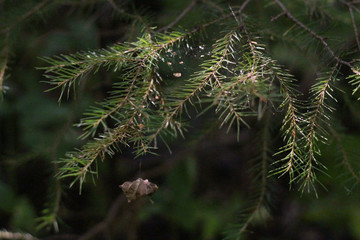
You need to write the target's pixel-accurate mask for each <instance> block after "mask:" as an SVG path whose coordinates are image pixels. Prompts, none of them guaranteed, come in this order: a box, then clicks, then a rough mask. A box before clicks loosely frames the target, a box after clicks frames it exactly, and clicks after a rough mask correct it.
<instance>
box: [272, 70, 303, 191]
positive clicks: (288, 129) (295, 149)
mask: <svg viewBox="0 0 360 240" xmlns="http://www.w3.org/2000/svg"><path fill="white" fill-rule="evenodd" d="M274 70H275V71H274V75H275V77H276V79H277V80H278V81H279V82H280V87H281V91H282V94H283V96H284V100H283V102H282V103H281V105H280V107H281V108H285V107H286V108H287V109H286V113H285V117H284V119H283V124H282V126H281V131H282V132H283V140H284V142H285V144H286V145H285V146H283V147H281V148H280V151H279V152H278V153H277V154H280V153H283V152H285V153H287V154H286V156H285V157H283V158H282V159H281V160H279V161H277V162H275V163H274V164H276V163H279V162H285V163H284V164H283V165H282V166H280V167H279V168H277V169H275V170H273V171H272V172H273V173H274V174H280V176H282V175H284V174H285V173H289V177H290V187H291V184H292V182H293V180H294V175H295V172H299V163H300V162H301V161H302V160H301V155H300V152H301V151H299V150H300V149H299V141H300V139H301V137H302V136H303V135H304V133H303V130H302V126H300V123H301V122H303V121H304V117H303V116H302V114H301V113H300V111H299V104H300V102H299V100H298V99H297V98H296V97H297V96H298V95H299V94H298V93H297V91H296V90H295V89H294V87H293V84H294V81H295V80H294V79H293V76H292V75H290V74H289V73H287V72H283V71H281V69H280V68H279V67H277V66H275V67H274Z"/></svg>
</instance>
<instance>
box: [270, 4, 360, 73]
mask: <svg viewBox="0 0 360 240" xmlns="http://www.w3.org/2000/svg"><path fill="white" fill-rule="evenodd" d="M274 2H275V3H276V4H277V5H279V7H280V8H281V9H282V10H283V12H284V14H285V15H286V16H287V17H288V18H290V19H291V20H292V21H293V22H294V23H295V24H296V25H298V26H299V27H301V28H302V29H304V30H305V31H306V32H308V33H309V34H310V35H312V36H313V37H314V38H315V39H317V40H318V41H320V42H321V44H322V45H323V46H324V48H325V49H326V51H327V52H328V53H329V54H330V55H331V57H332V58H333V59H335V60H336V62H338V63H341V64H343V65H345V66H348V67H349V68H350V69H351V70H352V71H353V72H354V73H355V74H356V75H359V76H360V72H359V71H358V70H356V68H355V67H354V66H353V65H352V64H351V63H350V62H347V61H345V60H342V59H341V58H339V57H338V56H337V55H336V54H335V52H334V50H333V49H332V48H331V47H330V46H329V44H328V43H327V42H326V41H325V38H324V37H323V36H320V35H319V34H317V33H315V32H314V31H313V30H311V29H310V28H309V27H307V26H306V25H305V24H303V23H302V22H301V21H299V20H298V19H297V18H296V17H294V15H292V14H291V13H290V12H289V10H288V9H287V8H286V7H285V5H284V4H283V3H282V2H281V1H280V0H274Z"/></svg>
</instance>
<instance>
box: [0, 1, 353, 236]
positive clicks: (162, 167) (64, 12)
mask: <svg viewBox="0 0 360 240" xmlns="http://www.w3.org/2000/svg"><path fill="white" fill-rule="evenodd" d="M229 2H230V3H231V4H232V5H234V6H236V5H240V4H241V3H242V1H240V0H239V1H235V0H234V1H229ZM310 2H311V1H287V4H289V8H295V9H296V7H298V9H302V11H303V13H304V14H305V13H306V14H307V15H304V18H308V17H309V15H310V16H311V17H312V18H313V22H314V24H313V26H312V27H314V28H315V29H316V28H317V26H320V25H321V24H322V22H326V21H331V20H332V19H330V18H329V17H328V16H327V15H326V11H328V12H329V15H330V13H331V16H335V17H336V19H337V20H339V21H340V22H345V23H346V24H347V26H348V28H346V27H343V25H341V26H339V25H332V27H331V28H328V29H327V35H330V36H332V38H331V41H333V40H334V41H340V42H341V43H342V44H346V43H349V42H354V41H355V38H354V34H353V29H352V27H351V24H350V20H349V17H348V12H347V11H348V9H347V8H346V7H344V6H342V5H341V3H340V1H339V2H338V1H335V0H334V1H330V2H332V4H333V7H334V8H340V9H341V8H344V11H343V14H340V13H341V11H338V9H337V11H336V13H335V14H332V12H333V11H335V10H333V9H326V11H325V15H324V11H322V9H320V10H319V9H317V2H322V1H314V2H313V3H310ZM189 3H190V1H176V0H154V1H145V0H136V1H115V0H92V1H91V0H89V1H83V0H69V1H60V0H58V1H56V0H54V1H31V0H21V1H20V0H13V1H4V0H2V1H0V29H5V30H6V29H8V28H9V26H10V27H11V28H10V29H8V31H7V30H6V31H1V35H0V44H1V48H2V50H1V51H2V53H4V52H5V51H7V52H8V56H9V57H8V59H7V62H8V64H7V69H6V74H5V76H6V77H5V81H4V83H3V88H4V90H5V93H4V95H3V98H2V101H1V103H0V230H1V229H3V230H7V231H11V232H26V233H30V234H32V235H33V236H37V237H38V238H40V239H129V240H132V239H221V238H222V237H223V232H224V230H225V229H226V227H227V226H228V224H229V223H231V222H232V221H234V219H236V217H237V212H239V211H240V210H241V209H243V208H245V207H246V206H247V205H248V203H247V202H246V199H247V196H248V194H249V192H250V191H251V189H250V188H249V185H250V182H251V173H249V172H248V169H249V161H250V159H252V158H253V157H254V150H255V149H254V145H256V143H254V141H253V139H254V135H255V134H256V131H255V130H256V123H254V126H255V130H254V129H245V128H244V129H243V130H242V132H241V135H240V139H239V141H237V140H236V130H235V129H234V131H230V132H229V133H226V129H223V128H221V129H219V126H218V125H217V124H215V125H214V124H210V123H208V122H210V121H208V118H210V117H211V116H208V115H205V116H203V117H201V118H199V119H197V120H194V123H193V125H194V127H192V128H190V130H189V134H188V136H187V138H186V139H185V140H183V139H178V140H176V141H175V142H173V143H172V145H171V148H172V154H169V152H168V151H167V149H166V148H163V149H160V151H159V152H158V153H159V156H144V157H141V158H139V159H133V154H132V153H131V151H130V150H129V151H128V152H127V151H125V152H124V153H123V154H121V155H120V154H118V155H115V157H113V158H112V159H108V160H107V161H104V162H103V163H100V164H99V166H98V167H99V173H100V174H99V177H98V179H96V184H95V185H94V184H92V183H91V181H88V182H87V183H86V184H85V185H84V189H83V192H82V194H81V195H79V190H78V189H77V186H74V187H73V188H71V189H69V188H68V185H69V182H68V181H62V182H59V181H58V180H56V178H54V175H55V174H56V171H57V169H56V168H57V165H56V164H54V162H56V161H57V159H58V158H60V157H62V156H64V154H65V152H66V151H69V150H71V149H73V148H75V147H78V146H80V145H81V141H80V140H78V136H79V135H80V134H81V132H80V130H79V129H77V128H76V126H74V124H75V123H77V122H79V119H80V118H81V116H82V112H83V111H84V110H85V109H86V108H87V107H88V106H90V105H91V104H92V103H93V102H95V101H101V100H102V99H103V98H104V97H105V96H106V94H107V92H108V91H109V90H110V87H111V84H112V81H113V80H112V79H113V78H116V74H115V73H111V72H107V71H105V70H100V72H99V73H97V74H96V75H88V76H86V77H85V78H84V81H83V83H82V84H81V85H79V86H77V88H79V90H78V92H77V94H76V96H74V98H69V99H68V100H66V101H63V102H62V103H61V104H59V103H58V101H57V99H58V96H59V91H54V92H46V90H47V89H48V88H49V86H48V85H47V84H45V83H43V81H44V80H45V79H44V77H43V76H42V74H43V73H42V71H39V70H37V69H36V68H37V67H41V66H43V65H44V64H45V63H44V62H43V61H41V60H40V59H39V57H42V56H53V55H58V54H61V53H74V52H78V51H81V50H90V49H98V48H102V47H106V46H107V45H109V44H113V43H116V42H124V41H132V40H135V39H136V37H137V36H138V35H139V33H140V32H141V31H142V29H144V28H146V27H149V26H159V28H161V27H162V26H167V25H168V24H169V23H171V22H172V21H173V20H174V19H175V17H176V16H178V15H179V14H180V12H181V11H182V9H185V8H186V7H187V6H188V5H189ZM268 3H271V1H268ZM211 4H212V5H213V9H214V12H218V11H222V10H221V9H227V3H226V2H225V1H224V2H223V1H199V3H198V4H197V6H196V7H195V8H194V9H193V10H192V11H190V13H189V14H188V15H187V16H186V18H184V19H182V20H181V21H180V22H179V24H180V25H182V26H184V27H187V26H193V25H194V23H196V22H204V19H203V18H204V17H206V16H209V15H211V14H212V13H211V12H210V13H209V12H206V13H204V11H202V5H211ZM269 5H270V6H269V7H268V9H267V10H266V11H265V10H264V8H263V7H262V6H259V5H257V3H254V4H253V5H251V6H252V7H251V8H249V9H248V10H247V11H248V12H249V13H253V14H256V15H257V16H260V17H262V18H265V19H270V18H271V17H273V16H274V15H275V14H276V11H275V10H274V11H272V10H271V9H272V8H273V7H272V6H271V4H269ZM319 5H320V6H321V4H319ZM269 9H270V10H269ZM24 16H25V17H24ZM359 19H360V16H359V14H357V16H356V20H357V23H359V22H360V21H359ZM286 21H287V20H286V19H279V21H278V22H277V24H279V25H281V24H284V25H288V22H286ZM148 23H149V24H150V23H151V24H150V25H147V24H148ZM269 24H270V23H269ZM324 24H325V23H324ZM358 26H360V25H358ZM319 28H320V27H319ZM268 29H269V31H268V32H267V31H264V33H263V34H264V35H269V34H270V35H271V36H273V41H272V42H271V43H269V45H270V46H271V47H270V49H269V50H270V52H271V54H272V56H273V57H274V58H276V59H278V60H279V62H280V63H282V64H284V65H286V66H287V67H288V68H289V69H290V70H291V72H292V73H293V74H295V76H296V77H297V79H299V85H300V88H301V90H302V91H303V92H306V91H307V89H308V87H309V86H310V85H311V81H313V79H314V78H313V76H314V70H313V69H312V67H311V66H309V64H308V62H309V61H308V59H307V56H306V55H305V54H304V53H303V51H302V50H301V49H300V48H298V47H297V46H296V45H291V44H290V42H291V41H289V42H287V41H284V38H286V37H287V36H285V34H284V32H280V31H277V29H273V28H272V27H271V26H269V28H268ZM291 34H293V33H292V32H291V33H289V35H288V36H289V40H291V37H290V35H291ZM281 36H282V37H281ZM292 37H293V36H292ZM299 37H301V36H299ZM280 38H281V40H280ZM309 44H314V43H309ZM357 54H358V53H357ZM2 56H3V55H2ZM1 60H2V61H3V59H1ZM189 61H191V59H189ZM315 61H319V62H321V59H317V60H315ZM186 67H189V68H191V66H186ZM346 74H347V73H346V70H344V76H346ZM342 81H343V82H340V83H339V84H340V85H342V86H343V87H342V89H343V91H342V92H337V94H338V95H339V96H338V99H340V101H339V102H338V103H337V111H336V114H337V115H338V116H339V119H340V121H341V122H340V123H335V124H336V125H338V126H339V127H340V126H342V128H344V129H343V131H342V132H343V134H339V135H336V136H335V137H334V138H333V139H329V143H328V144H327V145H323V146H321V148H322V153H323V155H322V157H321V161H323V162H327V164H326V166H327V167H328V171H327V174H328V175H326V174H321V173H318V177H319V179H321V181H322V183H323V184H324V185H325V187H326V188H327V189H326V190H325V189H323V188H319V197H318V198H316V197H315V196H314V195H312V194H310V195H308V194H303V195H301V194H300V193H299V192H297V191H294V190H290V191H289V189H288V185H287V184H288V183H287V179H286V177H283V178H281V179H280V180H279V181H278V182H277V184H276V185H274V186H273V188H274V189H273V192H274V193H273V194H272V195H271V197H272V198H273V199H272V201H271V202H272V203H273V205H272V206H271V208H270V212H268V210H264V212H260V213H259V216H256V219H255V220H254V224H252V225H251V228H250V231H249V233H248V234H247V235H245V236H244V239H261V240H263V239H264V240H265V239H307V240H308V239H360V205H359V197H360V194H359V189H358V188H357V183H356V181H354V180H353V179H351V178H349V176H348V174H347V173H346V172H347V171H346V169H345V168H344V166H345V167H346V164H341V163H342V161H343V159H344V153H346V159H347V160H348V161H349V162H351V163H352V164H353V166H354V169H355V170H354V171H355V172H354V173H355V174H356V175H357V176H359V167H360V166H359V157H360V147H359V146H360V132H359V130H360V128H359V126H360V125H359V123H360V103H359V102H358V101H356V97H357V96H352V95H351V89H350V88H349V87H348V86H346V84H345V83H344V82H346V80H345V77H344V78H343V79H342ZM273 137H274V139H273V141H274V145H275V146H276V145H279V144H278V142H279V141H281V139H280V137H279V135H277V134H274V135H273ZM140 166H141V167H140ZM136 177H142V178H149V179H151V181H152V182H154V183H156V184H157V185H158V186H159V190H158V192H157V193H156V194H155V195H154V196H153V197H152V200H153V201H154V204H151V203H150V201H149V199H147V198H145V199H141V200H139V201H135V202H133V203H130V204H128V203H127V202H126V200H125V198H124V196H123V194H122V193H121V190H120V188H119V187H118V185H120V184H121V183H123V182H124V181H127V180H133V179H136Z"/></svg>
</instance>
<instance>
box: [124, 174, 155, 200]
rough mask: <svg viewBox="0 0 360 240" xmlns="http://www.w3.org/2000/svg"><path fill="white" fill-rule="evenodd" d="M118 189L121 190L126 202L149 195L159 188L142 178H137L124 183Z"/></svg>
mask: <svg viewBox="0 0 360 240" xmlns="http://www.w3.org/2000/svg"><path fill="white" fill-rule="evenodd" d="M119 187H120V188H121V189H122V190H123V192H124V194H125V196H126V198H127V200H128V202H131V201H132V200H135V199H136V198H141V197H143V196H147V195H151V194H153V193H154V192H156V190H158V188H159V187H158V186H157V185H156V184H154V183H152V182H150V181H149V180H147V179H145V180H144V179H142V178H138V179H136V180H135V181H132V182H124V183H123V184H122V185H120V186H119Z"/></svg>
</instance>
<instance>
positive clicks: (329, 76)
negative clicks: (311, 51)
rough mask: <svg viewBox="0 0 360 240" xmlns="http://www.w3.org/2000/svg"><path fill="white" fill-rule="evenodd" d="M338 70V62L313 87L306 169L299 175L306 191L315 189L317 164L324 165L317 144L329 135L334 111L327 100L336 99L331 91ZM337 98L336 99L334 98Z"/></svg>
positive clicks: (305, 145)
mask: <svg viewBox="0 0 360 240" xmlns="http://www.w3.org/2000/svg"><path fill="white" fill-rule="evenodd" d="M337 71H338V64H337V65H336V66H335V67H334V68H333V69H332V71H331V72H329V73H326V74H324V76H320V77H319V78H318V79H317V80H318V81H317V83H315V84H314V85H313V87H312V88H311V93H312V96H311V99H312V100H311V104H310V107H309V110H308V111H307V113H306V116H307V117H308V118H307V122H306V128H307V134H306V136H305V138H304V142H305V143H304V148H305V151H306V154H305V156H304V160H305V162H304V167H303V169H304V171H303V172H302V173H301V174H300V175H299V180H301V181H303V182H302V185H301V187H300V189H301V190H302V191H304V190H305V189H307V190H308V191H309V190H310V187H311V188H313V189H315V186H314V182H315V180H316V174H315V172H314V170H315V169H317V167H316V165H319V166H321V167H324V168H325V166H324V165H322V164H321V163H320V162H318V161H317V159H316V155H320V154H321V153H320V150H319V148H318V146H317V144H318V143H319V142H325V141H326V136H327V135H328V132H327V130H326V129H325V127H328V125H329V122H328V121H330V116H329V115H328V113H331V112H332V111H333V108H332V107H331V106H330V105H328V104H327V103H326V102H325V101H326V99H327V98H328V97H330V98H332V99H334V97H333V96H332V94H331V92H332V91H333V90H332V86H331V84H333V82H334V81H335V80H336V79H335V77H336V74H337ZM334 100H335V99H334ZM335 101H336V100H335Z"/></svg>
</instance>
